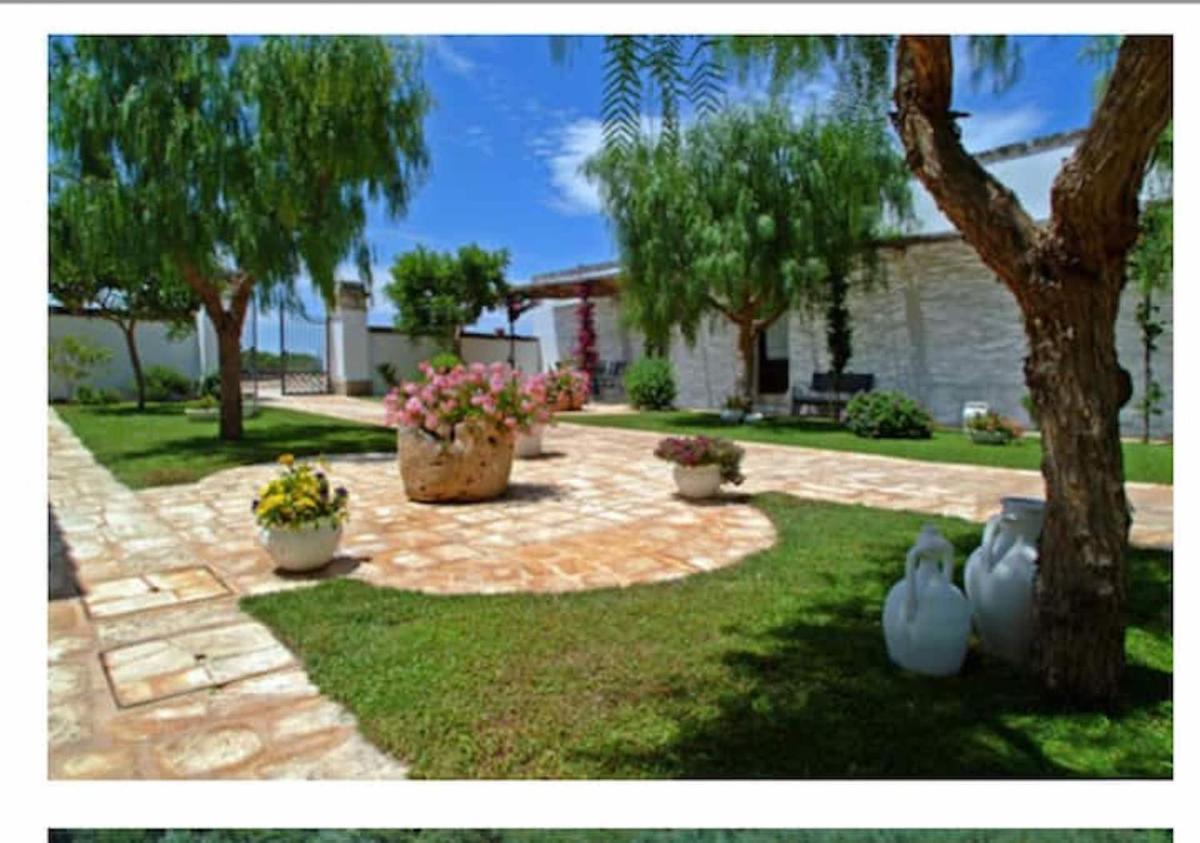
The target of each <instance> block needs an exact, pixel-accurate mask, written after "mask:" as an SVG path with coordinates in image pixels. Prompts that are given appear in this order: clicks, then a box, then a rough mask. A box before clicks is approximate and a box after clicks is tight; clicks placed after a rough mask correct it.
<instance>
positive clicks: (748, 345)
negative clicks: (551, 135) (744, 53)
mask: <svg viewBox="0 0 1200 843" xmlns="http://www.w3.org/2000/svg"><path fill="white" fill-rule="evenodd" d="M587 171H588V173H589V174H590V175H591V176H593V177H594V178H596V179H597V180H598V181H599V182H600V185H601V188H602V195H603V198H604V202H605V207H606V210H607V212H608V214H609V217H610V219H611V220H612V223H613V227H614V229H615V232H616V235H617V242H618V245H619V247H620V253H621V262H622V269H623V272H622V274H621V279H622V280H621V283H622V315H623V316H624V318H626V319H627V320H628V321H630V322H631V323H633V324H635V325H637V327H638V328H639V329H640V330H641V331H642V332H643V333H644V334H645V336H646V338H647V340H648V342H649V343H651V345H652V346H654V347H657V348H663V347H665V346H666V343H667V342H668V338H669V333H670V330H671V329H672V328H673V327H678V328H679V329H680V331H681V332H682V333H683V335H684V337H685V339H687V340H688V341H689V342H694V341H695V337H696V332H697V330H698V328H699V325H700V323H701V320H702V319H703V317H705V316H706V315H712V314H717V315H722V316H724V317H726V318H728V319H730V320H731V321H733V322H734V323H735V324H736V325H738V326H739V330H740V331H742V332H744V335H745V337H746V339H747V341H746V342H745V343H744V344H743V345H742V346H741V348H740V351H741V352H742V355H743V366H744V367H745V368H747V369H748V368H749V363H750V361H749V360H748V359H747V355H748V354H752V353H753V340H754V338H755V337H756V336H757V334H758V333H759V332H760V331H761V330H763V328H764V327H765V326H766V325H769V324H770V323H771V322H772V321H773V320H775V319H777V318H778V317H779V316H780V315H781V314H782V313H784V312H786V310H787V309H788V308H789V307H791V306H794V305H797V304H819V305H823V306H825V307H826V308H827V316H828V319H829V323H830V345H831V351H832V353H833V355H832V356H833V357H834V358H835V361H836V362H840V364H841V366H842V367H843V368H844V366H845V364H846V361H848V360H849V357H850V327H849V311H848V309H847V308H846V304H845V302H846V293H847V288H848V280H849V279H850V278H851V277H854V278H856V279H857V278H861V279H863V282H864V283H869V282H871V281H873V280H876V279H877V278H880V277H882V269H881V267H882V264H881V262H880V261H879V259H878V257H877V254H876V251H875V249H874V248H873V244H874V242H875V241H876V240H877V239H878V238H879V237H880V236H883V235H884V234H885V233H886V230H887V226H888V220H889V219H892V218H895V219H898V220H903V219H904V218H905V217H906V216H907V214H908V213H909V210H910V206H911V199H910V195H909V187H908V171H907V169H906V166H905V163H904V159H903V158H901V157H900V156H899V155H898V154H897V153H896V151H895V149H894V147H893V145H892V143H891V141H890V139H889V137H888V133H887V127H886V126H885V125H884V124H883V123H882V122H880V121H878V120H865V119H850V118H839V119H824V118H821V117H819V116H817V115H810V116H809V117H807V118H805V119H804V120H803V121H799V122H798V121H796V120H795V118H793V117H792V115H791V114H790V112H789V111H787V110H786V109H782V108H767V109H757V110H748V109H737V110H731V111H728V112H725V113H723V114H721V115H719V116H716V117H713V118H711V119H710V120H708V121H706V122H705V123H702V124H700V125H698V126H695V127H693V128H692V129H691V130H689V131H688V132H687V133H686V135H685V137H684V139H683V141H682V143H681V145H679V146H678V147H674V146H671V145H669V144H666V143H655V142H653V141H650V140H647V139H644V138H643V139H639V140H637V141H636V142H635V143H634V144H633V145H632V146H631V147H630V148H628V149H622V150H620V151H619V152H614V151H612V150H608V151H604V152H602V153H601V154H599V155H598V156H596V157H595V158H593V159H592V160H591V161H589V162H588V165H587Z"/></svg>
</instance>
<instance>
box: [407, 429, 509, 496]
mask: <svg viewBox="0 0 1200 843" xmlns="http://www.w3.org/2000/svg"><path fill="white" fill-rule="evenodd" d="M398 451H399V461H400V476H401V478H402V479H403V480H404V493H405V494H406V495H408V497H409V499H410V500H414V501H424V502H429V503H436V502H439V501H483V500H489V499H490V498H495V497H498V496H500V495H502V494H504V491H505V490H506V489H507V488H508V478H509V475H510V474H511V473H512V461H513V436H512V434H510V433H507V432H501V431H499V430H497V429H495V428H494V427H485V426H483V425H479V424H460V425H458V427H456V428H455V431H454V439H453V440H452V441H450V442H442V441H441V440H438V439H435V438H433V437H432V436H430V435H429V434H428V433H425V432H424V431H420V430H414V429H413V428H407V427H405V428H401V429H400V432H399V448H398Z"/></svg>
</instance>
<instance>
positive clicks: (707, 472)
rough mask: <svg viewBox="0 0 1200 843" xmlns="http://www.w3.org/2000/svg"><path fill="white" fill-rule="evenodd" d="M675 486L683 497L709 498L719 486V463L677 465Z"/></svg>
mask: <svg viewBox="0 0 1200 843" xmlns="http://www.w3.org/2000/svg"><path fill="white" fill-rule="evenodd" d="M674 476H675V486H676V488H678V489H679V494H680V495H682V496H683V497H685V498H711V497H712V496H713V495H715V494H716V493H717V492H718V491H719V490H720V488H721V467H720V466H719V465H696V466H687V465H677V466H675V471H674Z"/></svg>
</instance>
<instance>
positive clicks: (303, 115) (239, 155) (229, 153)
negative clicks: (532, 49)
mask: <svg viewBox="0 0 1200 843" xmlns="http://www.w3.org/2000/svg"><path fill="white" fill-rule="evenodd" d="M418 71H419V68H418V54H417V53H416V52H415V49H414V48H413V47H411V46H410V45H408V44H406V43H394V44H389V43H388V42H385V41H384V40H382V39H380V38H374V37H315V36H314V37H302V38H296V37H270V38H265V39H262V40H261V41H256V42H253V43H250V44H246V45H243V46H240V47H238V48H237V49H234V48H232V47H231V45H230V43H229V40H228V39H227V38H224V37H193V36H186V37H157V36H156V37H107V36H105V37H81V38H73V39H70V40H55V41H54V42H53V44H52V53H51V64H50V75H51V79H50V141H51V146H52V156H53V159H54V162H55V165H56V172H57V175H56V178H57V182H58V183H57V184H56V185H55V186H54V187H53V189H54V190H55V191H56V192H58V193H59V194H60V195H63V194H71V193H74V194H77V197H76V198H75V199H73V200H72V202H73V203H74V204H75V205H76V206H77V207H86V208H87V209H88V212H87V213H86V214H83V215H81V216H80V217H79V218H78V222H79V224H81V225H85V226H87V227H88V228H89V229H90V230H91V234H92V235H93V236H105V235H108V236H113V237H117V236H121V235H122V234H125V233H127V232H130V231H137V232H138V233H139V235H140V236H138V237H136V238H132V239H128V238H127V239H124V240H122V241H121V243H122V247H123V248H125V249H130V250H137V251H139V252H140V253H141V255H142V256H143V257H144V260H143V261H141V262H142V263H153V264H155V265H157V266H159V267H161V273H160V276H159V277H161V278H163V279H164V280H165V281H167V282H169V283H170V282H174V281H175V280H180V281H182V282H183V283H185V284H186V285H187V286H188V287H190V288H191V290H192V291H193V292H194V293H195V294H196V296H197V297H198V298H199V299H200V301H201V303H202V305H203V307H204V310H205V312H206V313H207V314H208V317H209V319H210V320H211V321H212V324H213V327H214V328H215V330H216V333H217V343H218V359H219V369H220V377H221V421H220V435H221V438H223V439H238V438H240V436H241V433H242V415H241V383H240V381H241V363H240V358H241V353H240V352H241V348H240V346H241V333H242V324H243V322H244V321H245V316H246V311H247V307H248V304H249V302H250V300H251V297H252V295H253V293H254V291H255V290H256V289H258V288H265V289H272V288H275V289H290V288H291V287H292V285H294V283H295V279H296V278H297V276H299V275H300V274H301V273H307V274H308V276H309V277H310V278H311V280H312V282H313V284H314V285H315V286H316V288H317V289H318V290H319V291H320V292H321V294H322V295H323V296H324V297H325V298H326V300H327V301H328V300H332V295H333V288H334V272H335V270H336V268H337V267H338V265H339V264H340V263H342V262H343V261H344V260H346V259H348V258H352V259H353V260H354V262H355V263H356V264H357V266H358V269H359V273H360V275H361V276H362V277H363V279H364V280H366V281H368V282H369V280H370V263H371V261H370V253H369V249H368V245H367V242H366V240H365V238H364V234H363V232H364V229H365V226H366V220H367V206H368V202H370V201H372V200H381V201H382V204H383V207H384V209H385V211H386V212H387V213H388V214H390V215H392V216H397V215H400V214H402V213H403V212H404V211H405V210H406V209H407V206H408V203H409V199H410V197H411V195H412V190H413V188H414V186H415V184H416V183H417V181H418V180H419V177H420V175H421V174H422V173H423V171H424V168H425V165H426V160H427V154H426V150H425V144H424V138H423V132H422V122H423V117H424V115H425V112H426V110H427V108H428V102H429V99H428V96H427V94H426V91H425V88H424V85H423V83H422V82H421V80H420V77H419V72H418Z"/></svg>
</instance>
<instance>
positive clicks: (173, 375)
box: [146, 366, 192, 401]
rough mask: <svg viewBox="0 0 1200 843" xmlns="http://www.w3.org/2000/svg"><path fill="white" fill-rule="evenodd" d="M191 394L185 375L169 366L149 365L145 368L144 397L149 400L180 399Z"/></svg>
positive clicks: (190, 386)
mask: <svg viewBox="0 0 1200 843" xmlns="http://www.w3.org/2000/svg"><path fill="white" fill-rule="evenodd" d="M191 394H192V382H191V380H189V379H188V377H187V375H185V374H183V373H182V372H178V371H176V370H175V369H172V368H170V367H169V366H151V367H150V368H149V369H147V370H146V397H147V398H149V399H150V400H151V401H182V400H183V399H185V398H188V397H190V396H191Z"/></svg>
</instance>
